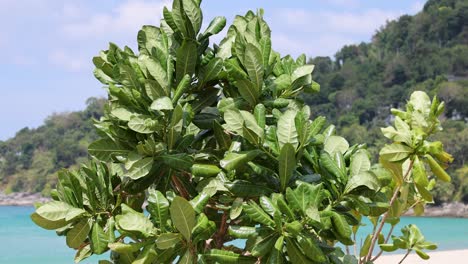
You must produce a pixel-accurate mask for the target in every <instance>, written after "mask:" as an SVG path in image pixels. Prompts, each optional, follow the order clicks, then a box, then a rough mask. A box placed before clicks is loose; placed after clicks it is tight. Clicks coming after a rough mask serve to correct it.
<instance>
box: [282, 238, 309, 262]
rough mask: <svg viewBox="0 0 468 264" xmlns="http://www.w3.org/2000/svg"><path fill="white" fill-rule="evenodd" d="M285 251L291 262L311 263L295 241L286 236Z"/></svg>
mask: <svg viewBox="0 0 468 264" xmlns="http://www.w3.org/2000/svg"><path fill="white" fill-rule="evenodd" d="M286 252H287V254H288V256H289V260H290V261H291V263H302V264H308V263H310V264H312V261H311V260H309V259H308V258H307V257H306V256H305V255H304V254H303V253H302V251H301V250H300V249H299V247H298V245H297V244H296V242H295V241H294V240H293V239H292V238H289V237H286Z"/></svg>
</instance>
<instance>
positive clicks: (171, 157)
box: [159, 153, 193, 171]
mask: <svg viewBox="0 0 468 264" xmlns="http://www.w3.org/2000/svg"><path fill="white" fill-rule="evenodd" d="M159 157H160V158H161V160H162V161H163V162H164V164H166V165H167V166H169V167H171V168H172V169H174V170H179V171H190V169H191V167H192V164H193V158H192V157H191V156H189V155H187V154H185V153H179V154H167V155H161V156H159Z"/></svg>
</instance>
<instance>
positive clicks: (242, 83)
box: [235, 79, 260, 106]
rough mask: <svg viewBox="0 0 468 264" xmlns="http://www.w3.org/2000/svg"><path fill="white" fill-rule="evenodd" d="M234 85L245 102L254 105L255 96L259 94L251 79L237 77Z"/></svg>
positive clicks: (255, 101)
mask: <svg viewBox="0 0 468 264" xmlns="http://www.w3.org/2000/svg"><path fill="white" fill-rule="evenodd" d="M235 86H236V87H237V89H239V93H240V94H241V96H242V98H244V100H245V101H247V103H249V104H250V105H251V106H255V105H256V104H257V98H258V97H259V95H260V94H259V92H258V90H257V88H256V87H255V86H254V84H253V83H252V82H251V81H249V80H247V79H238V80H236V81H235Z"/></svg>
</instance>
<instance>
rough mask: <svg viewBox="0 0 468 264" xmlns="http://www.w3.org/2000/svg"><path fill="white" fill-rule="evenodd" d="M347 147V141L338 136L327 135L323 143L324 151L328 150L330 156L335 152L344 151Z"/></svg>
mask: <svg viewBox="0 0 468 264" xmlns="http://www.w3.org/2000/svg"><path fill="white" fill-rule="evenodd" d="M348 148H349V143H348V141H346V139H344V138H343V137H340V136H329V137H327V138H326V140H325V143H324V149H325V151H326V152H328V153H329V154H330V155H331V156H334V155H335V153H337V152H340V153H345V152H346V150H348Z"/></svg>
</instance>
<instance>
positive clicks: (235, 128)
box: [224, 109, 244, 136]
mask: <svg viewBox="0 0 468 264" xmlns="http://www.w3.org/2000/svg"><path fill="white" fill-rule="evenodd" d="M224 121H225V122H226V124H225V125H224V128H225V129H226V130H229V131H232V132H235V133H237V134H238V135H241V136H242V135H243V131H244V130H243V127H244V118H243V117H242V114H241V113H240V111H239V110H237V109H228V110H226V111H225V112H224Z"/></svg>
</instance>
